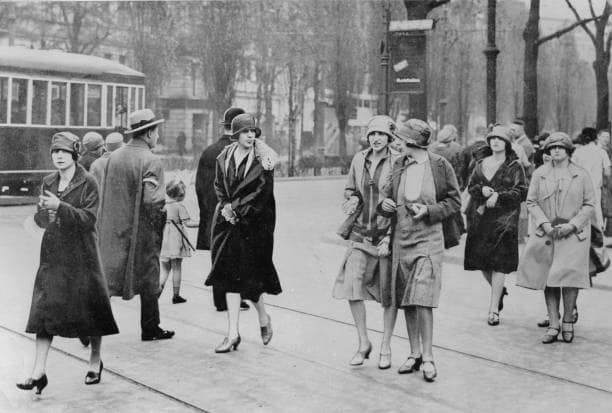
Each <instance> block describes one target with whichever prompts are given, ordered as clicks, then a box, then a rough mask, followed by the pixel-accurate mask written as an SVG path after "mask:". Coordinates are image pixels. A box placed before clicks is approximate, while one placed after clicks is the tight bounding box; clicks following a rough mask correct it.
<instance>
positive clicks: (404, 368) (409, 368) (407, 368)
mask: <svg viewBox="0 0 612 413" xmlns="http://www.w3.org/2000/svg"><path fill="white" fill-rule="evenodd" d="M410 360H413V362H412V363H409V361H410ZM421 364H423V356H422V355H420V356H419V357H414V356H409V357H408V358H407V359H406V361H405V362H404V364H402V365H401V366H400V368H399V369H398V370H397V373H398V374H410V373H412V372H414V371H419V369H420V368H421Z"/></svg>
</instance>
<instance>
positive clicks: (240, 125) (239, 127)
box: [232, 113, 261, 139]
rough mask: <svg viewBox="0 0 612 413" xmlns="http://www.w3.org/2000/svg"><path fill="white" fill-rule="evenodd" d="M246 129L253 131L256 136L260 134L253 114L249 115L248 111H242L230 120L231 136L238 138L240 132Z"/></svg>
mask: <svg viewBox="0 0 612 413" xmlns="http://www.w3.org/2000/svg"><path fill="white" fill-rule="evenodd" d="M248 130H252V131H255V137H256V138H259V137H260V136H261V129H259V128H258V127H257V121H256V120H255V116H253V115H251V114H250V113H243V114H241V115H238V116H236V117H235V118H234V119H233V120H232V137H233V138H234V139H236V138H238V135H239V134H240V132H245V131H248Z"/></svg>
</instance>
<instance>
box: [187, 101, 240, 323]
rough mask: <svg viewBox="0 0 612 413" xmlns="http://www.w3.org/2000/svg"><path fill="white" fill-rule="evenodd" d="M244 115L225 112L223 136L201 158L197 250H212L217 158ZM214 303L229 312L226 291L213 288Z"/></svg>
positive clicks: (198, 184)
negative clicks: (239, 117)
mask: <svg viewBox="0 0 612 413" xmlns="http://www.w3.org/2000/svg"><path fill="white" fill-rule="evenodd" d="M242 113H244V110H243V109H241V108H236V107H231V108H229V109H227V110H226V111H225V113H224V114H223V119H222V120H221V122H220V123H221V125H222V126H223V135H222V136H221V138H219V140H218V141H217V142H215V143H213V144H212V145H210V146H209V147H208V148H206V149H205V150H204V151H203V152H202V155H201V156H200V161H199V163H198V169H197V172H196V181H195V190H196V195H197V197H198V206H199V207H200V227H199V228H198V241H197V245H196V248H197V249H199V250H210V239H211V231H212V220H213V215H214V213H215V208H216V206H217V203H218V202H219V200H218V199H217V195H216V194H215V168H216V165H217V156H219V154H220V153H221V151H223V148H225V147H226V146H227V145H229V144H230V143H232V142H231V137H232V120H233V119H234V118H235V117H236V116H238V115H240V114H242ZM213 301H214V304H215V307H216V308H217V311H225V310H227V304H226V302H225V292H224V291H218V290H217V289H215V288H213ZM240 308H241V309H244V310H248V309H249V305H248V304H247V303H246V302H244V301H243V302H242V303H241V304H240Z"/></svg>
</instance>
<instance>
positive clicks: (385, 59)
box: [380, 0, 391, 115]
mask: <svg viewBox="0 0 612 413" xmlns="http://www.w3.org/2000/svg"><path fill="white" fill-rule="evenodd" d="M384 8H385V40H384V42H383V44H382V47H381V56H380V66H381V67H382V70H383V88H384V91H383V96H384V105H383V110H384V115H389V94H390V91H389V61H390V59H391V56H390V53H389V49H390V44H389V42H390V36H389V25H390V24H391V4H390V2H389V1H388V0H387V1H386V2H385V4H384Z"/></svg>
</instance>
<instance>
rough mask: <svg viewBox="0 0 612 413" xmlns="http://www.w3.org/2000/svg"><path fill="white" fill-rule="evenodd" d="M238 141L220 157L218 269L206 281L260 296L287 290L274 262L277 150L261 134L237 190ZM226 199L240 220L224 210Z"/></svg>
mask: <svg viewBox="0 0 612 413" xmlns="http://www.w3.org/2000/svg"><path fill="white" fill-rule="evenodd" d="M236 145H237V143H234V144H232V145H229V146H227V147H226V148H225V149H224V150H223V152H221V154H220V155H219V156H218V157H217V165H216V179H215V192H216V194H217V199H218V201H219V203H218V204H217V207H216V209H215V214H214V218H213V228H212V243H211V257H212V269H211V271H210V274H209V276H208V278H207V279H206V285H212V286H214V288H218V289H219V290H221V291H226V292H234V293H240V294H241V295H242V297H243V298H245V299H249V300H252V301H258V300H259V296H260V295H261V294H262V293H267V294H279V293H280V292H281V291H282V290H281V286H280V282H279V279H278V274H277V272H276V268H275V267H274V264H273V262H272V250H273V247H274V227H275V222H276V207H275V201H274V193H273V192H274V169H273V168H274V164H275V162H276V154H275V153H274V151H273V150H272V149H271V148H270V147H268V146H267V145H265V144H264V143H263V142H261V141H259V140H256V145H255V149H254V151H253V152H252V155H251V156H250V159H248V162H247V166H246V175H245V176H244V178H243V179H242V181H241V182H240V183H239V184H238V185H237V186H236V187H235V188H234V190H231V185H230V181H229V177H228V174H227V170H228V164H229V161H230V159H231V157H232V156H233V153H234V150H235V149H236ZM226 204H231V207H232V210H233V211H234V212H235V213H236V214H237V216H238V222H237V223H236V224H235V225H234V224H231V223H229V222H227V221H226V220H225V218H223V216H222V215H221V209H222V208H223V206H224V205H226Z"/></svg>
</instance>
